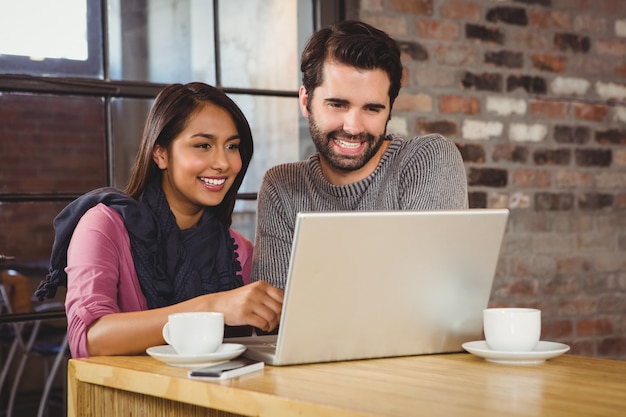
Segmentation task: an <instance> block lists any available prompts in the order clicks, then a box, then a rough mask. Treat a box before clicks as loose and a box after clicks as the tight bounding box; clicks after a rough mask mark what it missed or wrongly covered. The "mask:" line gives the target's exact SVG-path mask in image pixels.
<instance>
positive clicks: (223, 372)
mask: <svg viewBox="0 0 626 417" xmlns="http://www.w3.org/2000/svg"><path fill="white" fill-rule="evenodd" d="M264 366H265V364H264V363H263V362H260V361H255V360H251V359H246V358H238V359H233V360H230V361H228V362H222V363H218V364H215V365H209V366H205V367H204V368H198V369H193V370H191V371H189V374H188V375H189V377H190V378H200V379H228V378H233V377H236V376H240V375H244V374H247V373H250V372H254V371H259V370H261V369H263V367H264Z"/></svg>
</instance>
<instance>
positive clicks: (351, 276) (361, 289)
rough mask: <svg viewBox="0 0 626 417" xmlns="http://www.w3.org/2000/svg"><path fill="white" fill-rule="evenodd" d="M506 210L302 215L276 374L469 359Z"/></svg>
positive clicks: (275, 344) (264, 342)
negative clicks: (410, 358)
mask: <svg viewBox="0 0 626 417" xmlns="http://www.w3.org/2000/svg"><path fill="white" fill-rule="evenodd" d="M508 214H509V212H508V210H506V209H470V210H454V211H387V212H322V213H320V212H316V213H299V214H298V217H297V220H296V226H295V233H294V239H293V244H292V251H291V259H290V265H289V275H288V278H287V284H286V287H285V300H284V304H283V312H282V316H281V320H280V326H279V331H278V334H277V335H264V336H252V337H243V338H241V337H240V338H229V339H227V340H226V341H228V342H230V343H242V344H245V345H246V346H247V350H246V351H245V352H244V356H246V357H249V358H251V359H257V360H262V361H264V362H265V363H267V364H269V365H275V366H277V365H293V364H303V363H317V362H332V361H343V360H353V359H367V358H380V357H392V356H406V355H422V354H431V353H445V352H458V351H462V348H461V344H463V343H464V342H468V341H472V340H479V339H480V338H481V334H482V310H483V309H484V308H485V307H487V303H488V301H489V297H490V294H491V286H492V283H493V278H494V274H495V269H496V263H497V261H498V255H499V252H500V245H501V243H502V238H503V235H504V231H505V228H506V224H507V219H508Z"/></svg>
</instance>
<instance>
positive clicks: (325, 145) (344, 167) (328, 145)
mask: <svg viewBox="0 0 626 417" xmlns="http://www.w3.org/2000/svg"><path fill="white" fill-rule="evenodd" d="M309 131H310V132H311V138H312V139H313V143H314V144H315V149H317V152H319V154H320V156H321V157H322V158H323V159H324V160H326V162H328V164H329V165H330V166H331V167H332V168H333V169H336V170H338V171H343V172H350V171H357V170H359V169H361V168H363V167H364V166H365V164H367V163H368V162H369V161H370V159H372V158H373V157H374V155H376V153H377V152H378V151H379V150H380V147H381V146H382V144H383V141H384V140H385V133H384V132H383V134H382V135H380V136H378V137H376V136H374V135H372V134H369V133H361V134H358V135H350V134H348V133H346V132H345V131H343V129H337V130H333V131H331V132H328V133H325V132H324V131H322V129H320V127H319V126H318V125H317V123H315V119H314V118H313V114H312V113H309ZM335 139H340V140H341V139H345V140H359V141H361V142H363V143H365V148H364V149H363V151H362V152H361V153H360V154H358V155H345V154H337V153H335V152H334V145H333V142H334V140H335Z"/></svg>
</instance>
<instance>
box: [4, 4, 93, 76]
mask: <svg viewBox="0 0 626 417" xmlns="http://www.w3.org/2000/svg"><path fill="white" fill-rule="evenodd" d="M4 3H5V5H4V6H2V8H1V9H0V68H2V72H3V73H21V74H31V75H40V74H44V75H53V76H63V75H71V76H91V77H99V78H101V77H102V47H101V45H102V33H101V27H102V26H101V21H100V1H98V0H96V1H91V0H90V1H89V2H87V0H55V1H49V0H20V1H15V2H4ZM6 3H10V5H6ZM51 16H52V17H54V18H51Z"/></svg>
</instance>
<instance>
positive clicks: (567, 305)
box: [557, 296, 598, 316]
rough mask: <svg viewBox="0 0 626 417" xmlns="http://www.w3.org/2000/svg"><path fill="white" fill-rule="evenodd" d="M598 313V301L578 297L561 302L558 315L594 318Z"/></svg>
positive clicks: (591, 298)
mask: <svg viewBox="0 0 626 417" xmlns="http://www.w3.org/2000/svg"><path fill="white" fill-rule="evenodd" d="M597 311H598V300H597V299H595V298H593V297H586V298H585V297H583V296H578V297H576V298H567V299H566V300H563V301H561V302H559V306H558V309H557V313H558V314H559V315H560V316H572V315H581V314H583V315H587V316H593V315H595V314H596V313H597Z"/></svg>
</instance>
